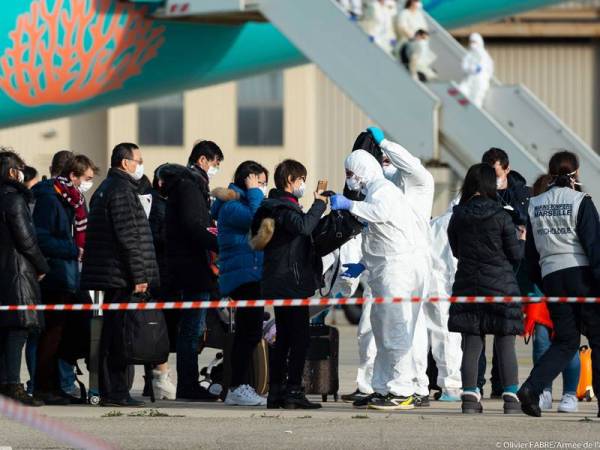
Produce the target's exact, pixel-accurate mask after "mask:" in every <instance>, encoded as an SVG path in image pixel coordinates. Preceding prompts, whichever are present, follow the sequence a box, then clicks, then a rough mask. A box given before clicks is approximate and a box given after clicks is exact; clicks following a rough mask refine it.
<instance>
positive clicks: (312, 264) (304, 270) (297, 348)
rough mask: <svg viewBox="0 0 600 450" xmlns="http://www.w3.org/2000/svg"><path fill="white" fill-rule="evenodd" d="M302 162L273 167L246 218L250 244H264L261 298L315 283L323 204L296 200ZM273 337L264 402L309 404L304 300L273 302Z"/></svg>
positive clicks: (293, 293) (299, 294) (296, 292)
mask: <svg viewBox="0 0 600 450" xmlns="http://www.w3.org/2000/svg"><path fill="white" fill-rule="evenodd" d="M306 176H307V172H306V167H304V166H303V165H302V164H301V163H299V162H298V161H294V160H290V159H287V160H285V161H283V162H281V163H280V164H279V165H278V166H277V168H276V169H275V189H272V190H271V192H270V193H269V198H268V199H267V200H265V201H264V202H263V204H262V206H261V207H260V208H259V210H258V211H257V213H256V215H255V217H254V221H253V223H252V236H253V238H252V241H251V246H252V248H253V249H255V250H264V269H263V276H262V281H261V298H266V299H278V298H308V297H312V296H313V295H314V294H315V292H316V290H317V289H319V288H320V287H321V284H322V281H321V276H322V273H323V263H322V260H321V258H320V257H319V256H318V255H317V252H316V250H315V247H314V243H313V240H312V233H313V231H314V230H315V228H316V227H317V225H318V223H319V220H320V219H321V216H322V215H323V213H324V212H325V210H326V209H327V200H328V199H327V198H326V197H323V196H322V195H321V194H322V192H320V191H316V192H315V193H314V198H315V201H314V203H313V205H312V206H311V207H310V209H309V210H308V211H307V212H306V213H304V212H303V211H302V207H301V206H300V204H299V199H300V198H302V196H303V195H304V192H305V189H306ZM275 324H276V327H277V340H276V342H275V348H274V350H273V358H272V359H271V361H270V366H269V397H268V399H267V408H285V409H315V408H320V407H321V405H320V404H319V403H313V402H310V401H309V400H308V399H307V398H306V396H305V395H304V388H303V387H302V374H303V371H304V362H305V360H306V354H307V351H308V346H309V343H310V334H309V312H308V306H293V307H276V308H275Z"/></svg>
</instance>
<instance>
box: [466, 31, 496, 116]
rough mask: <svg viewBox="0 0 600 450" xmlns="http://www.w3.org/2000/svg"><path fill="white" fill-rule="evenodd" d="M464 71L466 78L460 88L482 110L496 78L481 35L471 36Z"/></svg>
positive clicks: (474, 34) (492, 62) (492, 63)
mask: <svg viewBox="0 0 600 450" xmlns="http://www.w3.org/2000/svg"><path fill="white" fill-rule="evenodd" d="M462 69H463V72H464V73H465V75H466V78H465V79H464V80H463V81H462V82H461V83H460V84H459V86H458V88H459V90H460V91H461V92H462V93H463V94H464V95H465V96H466V97H467V98H468V99H469V100H470V101H471V103H473V104H474V105H475V106H477V107H478V108H481V107H482V106H483V101H484V100H485V96H486V94H487V91H488V89H489V87H490V81H491V79H492V77H493V76H494V61H493V60H492V57H491V56H490V54H489V53H488V52H487V50H486V49H485V45H484V43H483V38H482V37H481V35H480V34H479V33H473V34H471V36H469V50H468V51H467V54H466V55H465V57H464V58H463V61H462Z"/></svg>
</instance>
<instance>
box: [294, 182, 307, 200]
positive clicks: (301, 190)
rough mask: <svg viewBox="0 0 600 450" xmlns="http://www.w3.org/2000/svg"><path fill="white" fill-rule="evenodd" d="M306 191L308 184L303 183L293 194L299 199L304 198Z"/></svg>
mask: <svg viewBox="0 0 600 450" xmlns="http://www.w3.org/2000/svg"><path fill="white" fill-rule="evenodd" d="M305 190H306V183H305V182H304V181H303V182H302V184H301V185H300V187H297V188H294V192H293V194H294V195H295V196H296V197H298V198H302V196H304V191H305Z"/></svg>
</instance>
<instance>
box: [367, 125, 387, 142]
mask: <svg viewBox="0 0 600 450" xmlns="http://www.w3.org/2000/svg"><path fill="white" fill-rule="evenodd" d="M367 131H368V132H369V133H371V136H373V139H375V142H377V145H381V142H382V141H383V140H384V139H385V135H384V134H383V131H382V130H381V128H377V127H369V128H367Z"/></svg>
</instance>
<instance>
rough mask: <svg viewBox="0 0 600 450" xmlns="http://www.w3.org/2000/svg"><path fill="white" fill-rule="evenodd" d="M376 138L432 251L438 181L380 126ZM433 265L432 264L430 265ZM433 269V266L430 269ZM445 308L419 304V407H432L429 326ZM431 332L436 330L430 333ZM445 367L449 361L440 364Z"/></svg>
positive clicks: (387, 170) (415, 343)
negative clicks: (428, 354) (431, 226)
mask: <svg viewBox="0 0 600 450" xmlns="http://www.w3.org/2000/svg"><path fill="white" fill-rule="evenodd" d="M368 131H369V133H371V135H372V136H373V139H374V140H375V142H377V144H378V145H379V146H380V147H381V150H382V152H383V155H384V159H383V173H384V176H385V178H387V179H388V180H390V181H391V182H392V183H394V184H395V185H396V186H397V187H398V188H399V189H400V190H401V191H402V192H403V193H404V195H405V199H406V202H407V203H408V204H409V205H410V207H411V209H412V212H414V213H415V214H416V215H417V217H418V218H419V220H418V221H417V225H418V227H419V228H420V229H421V232H422V235H423V236H426V237H427V239H428V242H429V244H428V246H429V247H430V248H431V246H432V243H431V229H430V227H429V221H430V219H431V211H432V209H433V195H434V191H435V182H434V180H433V176H432V175H431V173H430V172H429V171H428V170H427V168H426V167H425V166H423V164H422V163H421V160H420V159H419V158H417V157H415V156H414V155H412V154H411V153H410V152H409V151H408V150H406V149H405V148H404V147H402V146H401V145H400V144H397V143H395V142H392V141H390V140H389V139H386V138H385V135H384V133H383V131H382V130H380V129H379V128H376V127H370V128H368ZM430 264H431V263H430ZM428 267H430V266H428ZM423 270H424V272H425V273H426V274H427V278H426V280H425V284H426V286H428V285H429V274H430V273H431V271H430V269H427V270H425V269H423ZM440 308H441V309H443V308H444V306H443V305H440V304H430V305H428V306H427V307H424V305H423V304H415V306H414V308H413V309H414V310H415V314H416V315H415V320H417V318H418V320H417V322H416V324H415V334H414V336H413V338H412V339H413V340H412V342H411V348H412V350H411V351H412V353H413V358H414V361H415V371H414V372H415V391H414V392H415V396H414V397H415V403H416V406H429V378H428V376H427V353H428V348H429V340H428V337H427V326H428V325H432V324H433V323H434V321H435V320H436V317H438V316H439V315H440V314H443V311H438V310H439V309H440ZM430 331H433V329H432V330H430ZM440 363H441V364H445V362H440Z"/></svg>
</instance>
